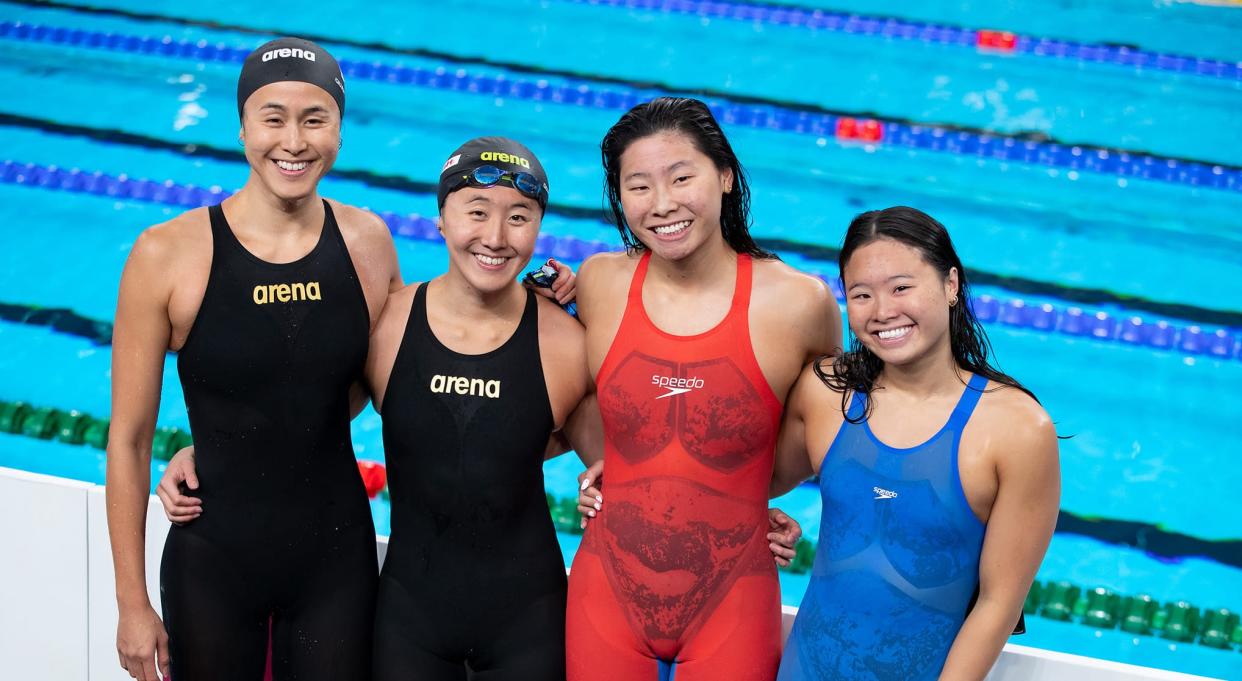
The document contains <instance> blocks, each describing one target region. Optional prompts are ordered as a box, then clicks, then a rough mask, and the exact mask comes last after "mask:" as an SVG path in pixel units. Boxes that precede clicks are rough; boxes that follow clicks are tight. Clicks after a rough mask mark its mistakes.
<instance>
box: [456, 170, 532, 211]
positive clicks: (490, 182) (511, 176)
mask: <svg viewBox="0 0 1242 681" xmlns="http://www.w3.org/2000/svg"><path fill="white" fill-rule="evenodd" d="M501 180H508V182H509V184H510V185H511V186H512V187H513V188H514V189H516V190H518V191H519V192H521V193H522V194H523V195H525V196H528V197H530V198H532V199H534V200H536V201H538V202H539V205H540V206H546V205H547V203H548V198H547V197H548V191H547V190H546V189H544V186H543V184H542V183H541V182H539V180H538V179H537V178H536V177H535V176H534V175H531V174H530V173H515V172H511V171H506V170H501V169H500V168H497V167H496V166H479V167H478V168H475V169H474V170H472V171H470V173H469V174H467V175H462V177H461V182H460V183H459V184H458V185H457V186H458V188H460V187H461V186H462V185H466V184H468V185H470V186H472V187H494V186H496V184H497V183H499V182H500V181H501Z"/></svg>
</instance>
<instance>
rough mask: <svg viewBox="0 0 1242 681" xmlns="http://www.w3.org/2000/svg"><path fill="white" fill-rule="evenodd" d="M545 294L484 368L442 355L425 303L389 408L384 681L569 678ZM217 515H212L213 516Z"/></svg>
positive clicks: (397, 365)
mask: <svg viewBox="0 0 1242 681" xmlns="http://www.w3.org/2000/svg"><path fill="white" fill-rule="evenodd" d="M538 327H539V319H538V310H537V305H536V301H535V297H534V294H533V293H530V292H529V291H528V292H527V298H526V308H525V310H524V312H523V314H522V320H521V322H520V323H519V325H518V328H517V330H516V331H515V332H514V333H513V335H512V336H511V337H510V338H509V339H508V340H507V341H505V343H504V344H503V345H501V346H500V347H499V348H496V349H495V350H492V351H491V352H487V353H484V354H481V355H463V354H460V353H457V352H454V351H452V350H450V349H448V348H446V347H444V346H443V345H442V344H441V343H440V342H439V341H438V340H437V339H436V337H435V335H434V334H433V333H432V331H431V327H430V326H429V325H428V323H427V287H426V285H425V284H424V285H422V286H420V287H419V289H418V291H417V293H416V294H415V297H414V301H413V305H412V307H411V309H410V317H409V321H408V322H407V324H406V329H405V335H404V338H403V340H402V342H401V349H400V350H399V352H398V353H397V358H396V360H395V362H394V364H393V369H392V375H391V378H389V380H388V388H387V391H386V393H385V396H384V403H383V410H384V413H383V417H384V452H385V457H386V459H387V461H388V474H389V491H390V493H391V498H392V537H391V538H390V540H389V545H388V556H387V558H386V559H385V560H384V570H383V574H382V575H381V577H380V589H379V601H378V605H377V612H376V624H375V651H376V653H375V678H376V679H377V680H382V681H390V680H391V681H397V680H401V681H407V680H409V679H419V680H420V681H423V680H427V681H440V680H441V679H444V680H446V681H448V680H459V679H466V678H467V674H468V670H469V672H472V673H473V676H472V678H479V679H489V680H508V679H513V680H515V681H544V680H545V679H546V680H557V681H559V680H562V679H564V677H565V586H566V580H565V566H564V559H563V558H562V556H561V552H560V548H559V546H558V544H557V541H556V531H555V529H554V528H553V525H552V518H551V516H550V514H549V512H548V504H547V498H546V496H545V492H544V487H543V455H544V450H545V448H546V445H547V442H548V437H549V435H550V434H551V432H552V429H553V418H552V408H551V406H550V404H549V402H548V390H547V386H546V385H545V384H544V378H543V365H542V363H541V360H540V356H539V329H538ZM204 515H205V513H204Z"/></svg>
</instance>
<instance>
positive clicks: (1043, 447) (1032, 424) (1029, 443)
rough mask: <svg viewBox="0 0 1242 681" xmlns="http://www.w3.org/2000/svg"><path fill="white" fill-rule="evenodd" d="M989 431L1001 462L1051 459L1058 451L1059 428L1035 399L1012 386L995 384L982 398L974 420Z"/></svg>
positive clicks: (989, 438) (990, 385) (989, 436)
mask: <svg viewBox="0 0 1242 681" xmlns="http://www.w3.org/2000/svg"><path fill="white" fill-rule="evenodd" d="M976 419H978V421H979V425H980V426H982V427H983V428H985V429H986V431H987V435H988V438H987V439H988V440H989V441H992V442H995V443H997V444H998V445H999V446H998V447H995V448H994V449H995V451H996V455H997V456H998V457H1002V458H1019V459H1023V460H1026V459H1029V458H1030V457H1048V456H1050V457H1052V458H1053V460H1055V457H1056V450H1057V431H1056V424H1054V423H1053V422H1052V417H1050V416H1049V415H1048V412H1047V411H1045V410H1044V408H1043V406H1041V405H1040V404H1039V402H1036V401H1035V399H1034V398H1033V397H1031V396H1030V395H1028V394H1026V393H1025V392H1023V391H1021V390H1019V389H1017V388H1014V387H1012V386H1008V385H1003V384H1000V383H996V382H995V381H992V382H990V383H989V384H988V387H987V389H986V391H985V392H984V394H983V395H982V396H981V397H980V398H979V406H978V408H977V410H976V412H975V415H974V417H972V419H971V420H972V422H973V421H975V420H976Z"/></svg>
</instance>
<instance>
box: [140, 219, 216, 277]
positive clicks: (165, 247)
mask: <svg viewBox="0 0 1242 681" xmlns="http://www.w3.org/2000/svg"><path fill="white" fill-rule="evenodd" d="M194 258H199V259H201V260H203V261H204V262H210V261H211V221H210V218H209V217H208V215H207V209H206V208H195V209H193V210H190V211H186V212H185V213H182V214H180V215H178V216H177V217H175V218H173V219H171V220H169V221H167V222H161V223H159V224H157V225H152V226H150V227H148V228H146V229H144V230H143V231H142V233H140V234H139V235H138V238H137V239H136V240H135V241H134V246H133V248H132V249H131V250H130V255H129V260H130V264H131V265H133V266H138V267H144V268H145V267H147V266H150V267H154V268H158V271H164V272H169V273H171V272H173V271H175V270H176V269H177V268H178V267H180V266H183V265H185V264H186V263H187V262H189V261H190V260H192V259H194Z"/></svg>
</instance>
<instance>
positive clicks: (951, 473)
mask: <svg viewBox="0 0 1242 681" xmlns="http://www.w3.org/2000/svg"><path fill="white" fill-rule="evenodd" d="M986 386H987V378H985V377H983V376H973V377H972V378H971V379H970V383H969V386H968V387H967V388H966V390H965V391H964V393H963V394H962V398H961V400H960V401H959V402H958V404H957V407H955V408H954V409H953V413H952V415H950V416H949V421H948V423H946V424H945V425H944V427H943V428H941V429H940V431H939V432H937V433H936V434H935V435H933V436H932V437H931V439H929V440H928V441H927V442H924V443H923V444H921V445H918V446H916V447H911V448H909V449H898V448H895V447H889V446H888V445H886V444H884V443H882V442H880V441H879V439H877V438H876V437H875V435H874V434H873V433H872V432H871V428H870V427H869V426H868V425H867V423H866V422H865V421H863V422H862V423H858V424H854V423H850V422H849V421H845V422H844V423H842V424H841V430H840V431H839V432H838V433H837V436H836V439H834V440H833V442H832V446H831V447H830V448H829V449H828V454H827V455H826V456H825V457H824V463H823V465H822V466H821V467H820V472H819V486H820V493H821V495H822V496H823V508H824V510H823V519H822V523H821V525H820V530H819V548H818V551H817V553H816V556H815V565H814V568H813V570H812V574H811V582H810V585H809V586H808V587H807V590H806V595H805V596H804V597H803V599H802V605H801V607H800V608H799V610H798V617H797V619H796V620H795V621H794V625H793V631H792V632H791V633H790V636H789V641H788V643H787V646H786V648H785V653H784V657H783V659H782V660H781V669H780V675H779V676H778V681H803V680H804V679H807V680H809V679H894V680H896V679H901V680H902V681H912V680H916V679H932V680H934V679H936V678H937V677H938V676H939V675H940V670H941V668H942V667H943V666H944V661H945V658H946V657H948V654H949V647H950V646H952V645H953V639H954V638H955V637H956V636H957V632H958V630H959V629H960V628H961V626H962V622H963V621H965V619H966V613H967V611H968V609H969V607H970V602H971V598H972V597H973V596H974V594H975V588H976V587H977V586H978V583H979V552H980V550H981V549H982V547H983V532H984V525H983V523H981V522H979V520H978V518H976V517H975V515H974V513H973V512H972V511H971V509H970V505H969V504H968V503H967V502H966V496H965V494H964V493H963V491H962V482H961V478H960V477H959V475H958V469H957V450H958V444H959V443H960V441H961V437H962V430H963V429H965V427H966V422H967V421H968V420H969V419H970V415H971V413H972V412H973V411H974V409H975V405H976V404H978V402H979V396H980V394H981V393H982V391H983V389H984V387H986ZM866 404H867V398H866V396H865V395H863V394H861V393H855V394H854V397H853V399H852V400H851V403H850V407H849V416H850V418H854V419H857V418H859V417H861V416H862V414H863V413H864V410H865V408H866Z"/></svg>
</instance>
